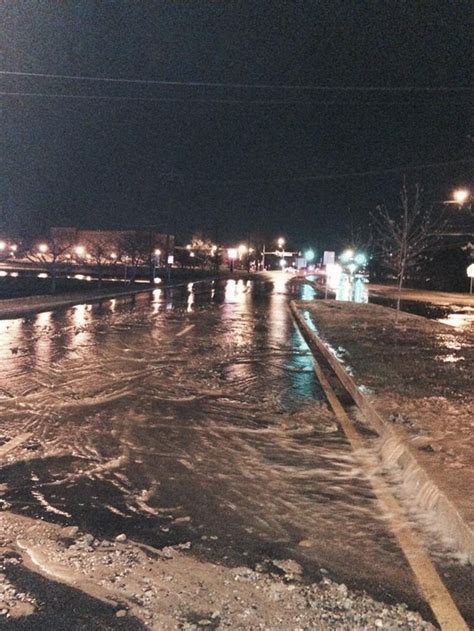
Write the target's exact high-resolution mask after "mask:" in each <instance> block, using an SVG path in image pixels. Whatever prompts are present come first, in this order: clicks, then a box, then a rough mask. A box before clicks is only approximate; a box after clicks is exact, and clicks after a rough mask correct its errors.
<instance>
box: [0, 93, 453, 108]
mask: <svg viewBox="0 0 474 631" xmlns="http://www.w3.org/2000/svg"><path fill="white" fill-rule="evenodd" d="M0 96H11V97H22V96H26V97H32V98H43V99H73V100H74V99H76V100H82V101H87V100H90V101H124V102H127V101H131V102H133V101H138V102H145V103H146V102H151V103H153V102H157V103H217V104H219V103H222V104H225V103H227V104H235V105H333V106H345V105H349V106H357V105H382V106H383V105H409V106H410V105H411V106H423V107H425V104H424V103H414V102H413V101H401V100H399V101H387V100H381V101H380V100H379V101H375V100H369V101H360V100H355V101H354V100H352V101H347V100H341V99H332V100H324V101H320V100H317V101H313V100H310V99H233V98H222V99H219V98H205V97H202V98H200V97H189V98H186V97H174V96H170V97H167V96H163V97H161V96H157V97H154V96H120V95H113V94H112V95H107V94H61V93H56V92H24V91H21V92H9V91H0ZM445 104H447V102H446V101H444V100H438V101H435V102H430V105H437V106H442V105H445ZM456 104H460V105H463V103H462V102H461V101H457V102H456ZM452 105H453V103H452V102H450V103H449V106H450V107H452Z"/></svg>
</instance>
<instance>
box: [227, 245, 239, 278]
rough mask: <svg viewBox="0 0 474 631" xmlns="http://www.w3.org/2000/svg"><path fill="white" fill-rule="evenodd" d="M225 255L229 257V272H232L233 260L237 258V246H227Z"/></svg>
mask: <svg viewBox="0 0 474 631" xmlns="http://www.w3.org/2000/svg"><path fill="white" fill-rule="evenodd" d="M227 257H228V259H229V269H230V273H231V274H233V272H234V262H235V259H236V258H237V248H227Z"/></svg>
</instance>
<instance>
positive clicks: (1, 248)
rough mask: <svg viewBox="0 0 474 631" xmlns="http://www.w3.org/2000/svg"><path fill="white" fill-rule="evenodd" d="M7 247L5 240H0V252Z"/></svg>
mask: <svg viewBox="0 0 474 631" xmlns="http://www.w3.org/2000/svg"><path fill="white" fill-rule="evenodd" d="M6 247H7V244H6V243H5V241H0V252H2V251H3V250H4V249H5V248H6Z"/></svg>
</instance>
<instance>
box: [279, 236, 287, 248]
mask: <svg viewBox="0 0 474 631" xmlns="http://www.w3.org/2000/svg"><path fill="white" fill-rule="evenodd" d="M277 243H278V247H279V248H282V247H283V246H284V245H285V243H286V241H285V239H284V238H283V237H280V238H279V239H278V241H277Z"/></svg>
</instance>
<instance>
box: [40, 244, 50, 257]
mask: <svg viewBox="0 0 474 631" xmlns="http://www.w3.org/2000/svg"><path fill="white" fill-rule="evenodd" d="M38 250H39V251H40V252H41V254H45V253H46V252H47V251H48V246H47V245H46V243H40V244H39V246H38Z"/></svg>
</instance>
